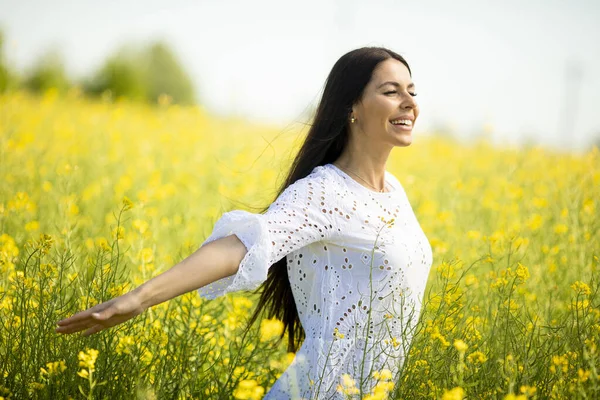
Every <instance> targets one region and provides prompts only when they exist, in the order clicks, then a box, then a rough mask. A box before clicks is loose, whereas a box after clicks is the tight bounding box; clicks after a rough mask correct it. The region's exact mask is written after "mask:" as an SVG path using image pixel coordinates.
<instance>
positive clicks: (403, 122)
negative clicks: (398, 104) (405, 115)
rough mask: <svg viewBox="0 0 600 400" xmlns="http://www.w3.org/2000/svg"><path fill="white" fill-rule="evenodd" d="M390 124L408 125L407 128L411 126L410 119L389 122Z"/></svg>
mask: <svg viewBox="0 0 600 400" xmlns="http://www.w3.org/2000/svg"><path fill="white" fill-rule="evenodd" d="M390 122H391V123H392V124H394V125H408V126H411V125H412V121H411V120H410V119H397V120H394V121H390Z"/></svg>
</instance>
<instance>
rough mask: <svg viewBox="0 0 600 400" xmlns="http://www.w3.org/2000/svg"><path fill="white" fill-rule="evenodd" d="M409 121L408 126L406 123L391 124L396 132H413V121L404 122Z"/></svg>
mask: <svg viewBox="0 0 600 400" xmlns="http://www.w3.org/2000/svg"><path fill="white" fill-rule="evenodd" d="M404 121H407V122H408V124H406V123H402V124H401V123H392V121H389V122H390V125H392V126H393V127H394V129H395V130H400V131H412V121H411V120H404Z"/></svg>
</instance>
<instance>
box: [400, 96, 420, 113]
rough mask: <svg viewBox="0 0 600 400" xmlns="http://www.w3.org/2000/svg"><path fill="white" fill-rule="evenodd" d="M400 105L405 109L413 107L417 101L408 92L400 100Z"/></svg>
mask: <svg viewBox="0 0 600 400" xmlns="http://www.w3.org/2000/svg"><path fill="white" fill-rule="evenodd" d="M400 107H401V108H403V109H405V110H412V109H415V108H416V107H417V101H416V100H415V98H414V96H412V95H411V94H410V93H406V94H405V96H404V98H403V100H402V102H401V103H400Z"/></svg>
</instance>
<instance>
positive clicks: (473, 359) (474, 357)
mask: <svg viewBox="0 0 600 400" xmlns="http://www.w3.org/2000/svg"><path fill="white" fill-rule="evenodd" d="M467 361H469V362H470V363H479V364H483V363H484V362H486V361H487V357H486V355H485V354H483V353H482V352H481V351H479V350H477V351H474V352H472V353H471V354H469V355H468V356H467Z"/></svg>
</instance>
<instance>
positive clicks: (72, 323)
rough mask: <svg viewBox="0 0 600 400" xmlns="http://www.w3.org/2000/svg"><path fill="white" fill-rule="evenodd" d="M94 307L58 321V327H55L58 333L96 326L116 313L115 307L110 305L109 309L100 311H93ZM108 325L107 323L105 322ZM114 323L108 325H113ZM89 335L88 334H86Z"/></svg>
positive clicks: (73, 331)
mask: <svg viewBox="0 0 600 400" xmlns="http://www.w3.org/2000/svg"><path fill="white" fill-rule="evenodd" d="M92 311H94V308H93V307H92V308H90V309H88V310H85V311H82V312H80V313H77V314H75V315H74V316H72V317H70V318H66V319H63V320H61V321H58V323H57V324H58V325H59V326H58V327H57V328H56V329H55V332H57V333H64V334H69V333H75V332H79V331H82V330H84V329H86V328H90V327H94V326H95V325H98V324H102V322H103V321H106V320H108V319H109V318H111V317H112V316H113V315H114V314H115V310H114V307H108V308H107V309H105V310H103V311H100V312H92ZM105 325H106V324H105ZM112 325H113V324H110V325H107V326H112ZM86 336H87V335H86Z"/></svg>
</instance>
